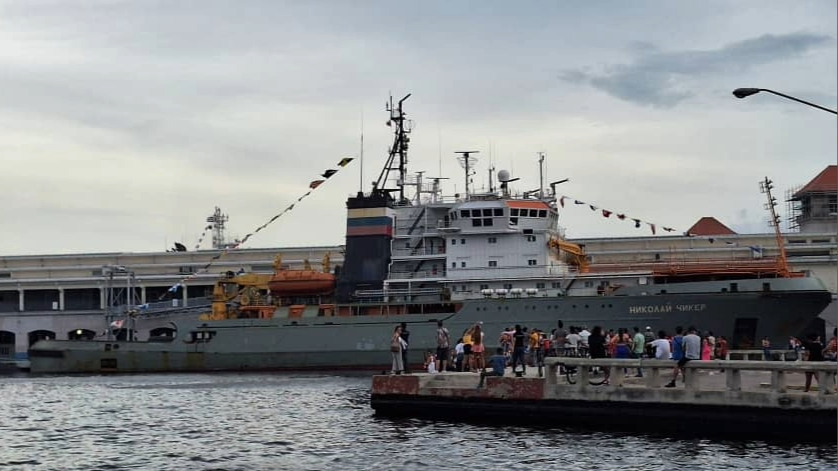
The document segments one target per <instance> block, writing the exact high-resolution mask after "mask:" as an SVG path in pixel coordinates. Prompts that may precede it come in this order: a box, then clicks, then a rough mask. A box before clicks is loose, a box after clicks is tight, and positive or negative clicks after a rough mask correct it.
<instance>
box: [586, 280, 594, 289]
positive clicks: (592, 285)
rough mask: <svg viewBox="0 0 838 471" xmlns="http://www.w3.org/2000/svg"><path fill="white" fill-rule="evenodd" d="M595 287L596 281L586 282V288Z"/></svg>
mask: <svg viewBox="0 0 838 471" xmlns="http://www.w3.org/2000/svg"><path fill="white" fill-rule="evenodd" d="M593 287H594V282H593V281H586V282H585V288H593Z"/></svg>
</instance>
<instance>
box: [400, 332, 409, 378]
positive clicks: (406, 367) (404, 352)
mask: <svg viewBox="0 0 838 471" xmlns="http://www.w3.org/2000/svg"><path fill="white" fill-rule="evenodd" d="M401 329H402V331H401V334H400V337H401V338H402V340H404V348H402V365H404V372H405V374H410V363H409V362H408V360H407V347H408V346H409V345H410V332H409V331H408V330H407V323H406V322H402V325H401Z"/></svg>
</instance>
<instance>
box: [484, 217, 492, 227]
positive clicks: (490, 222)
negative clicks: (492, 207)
mask: <svg viewBox="0 0 838 471" xmlns="http://www.w3.org/2000/svg"><path fill="white" fill-rule="evenodd" d="M491 225H493V224H492V218H488V219H484V220H483V226H491Z"/></svg>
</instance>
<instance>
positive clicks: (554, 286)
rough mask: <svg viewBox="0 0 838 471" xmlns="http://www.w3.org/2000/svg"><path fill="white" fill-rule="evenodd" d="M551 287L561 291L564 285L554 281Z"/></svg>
mask: <svg viewBox="0 0 838 471" xmlns="http://www.w3.org/2000/svg"><path fill="white" fill-rule="evenodd" d="M550 286H551V287H553V288H555V289H559V288H561V287H562V284H561V283H559V282H557V281H554V282H553V283H552V284H551V285H550Z"/></svg>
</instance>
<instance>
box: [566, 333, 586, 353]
mask: <svg viewBox="0 0 838 471" xmlns="http://www.w3.org/2000/svg"><path fill="white" fill-rule="evenodd" d="M581 341H582V337H581V336H580V335H579V334H577V333H576V327H571V328H570V334H568V335H567V337H565V339H564V349H565V353H564V354H565V356H571V357H575V356H577V354H578V351H579V350H578V349H579V342H581Z"/></svg>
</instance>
